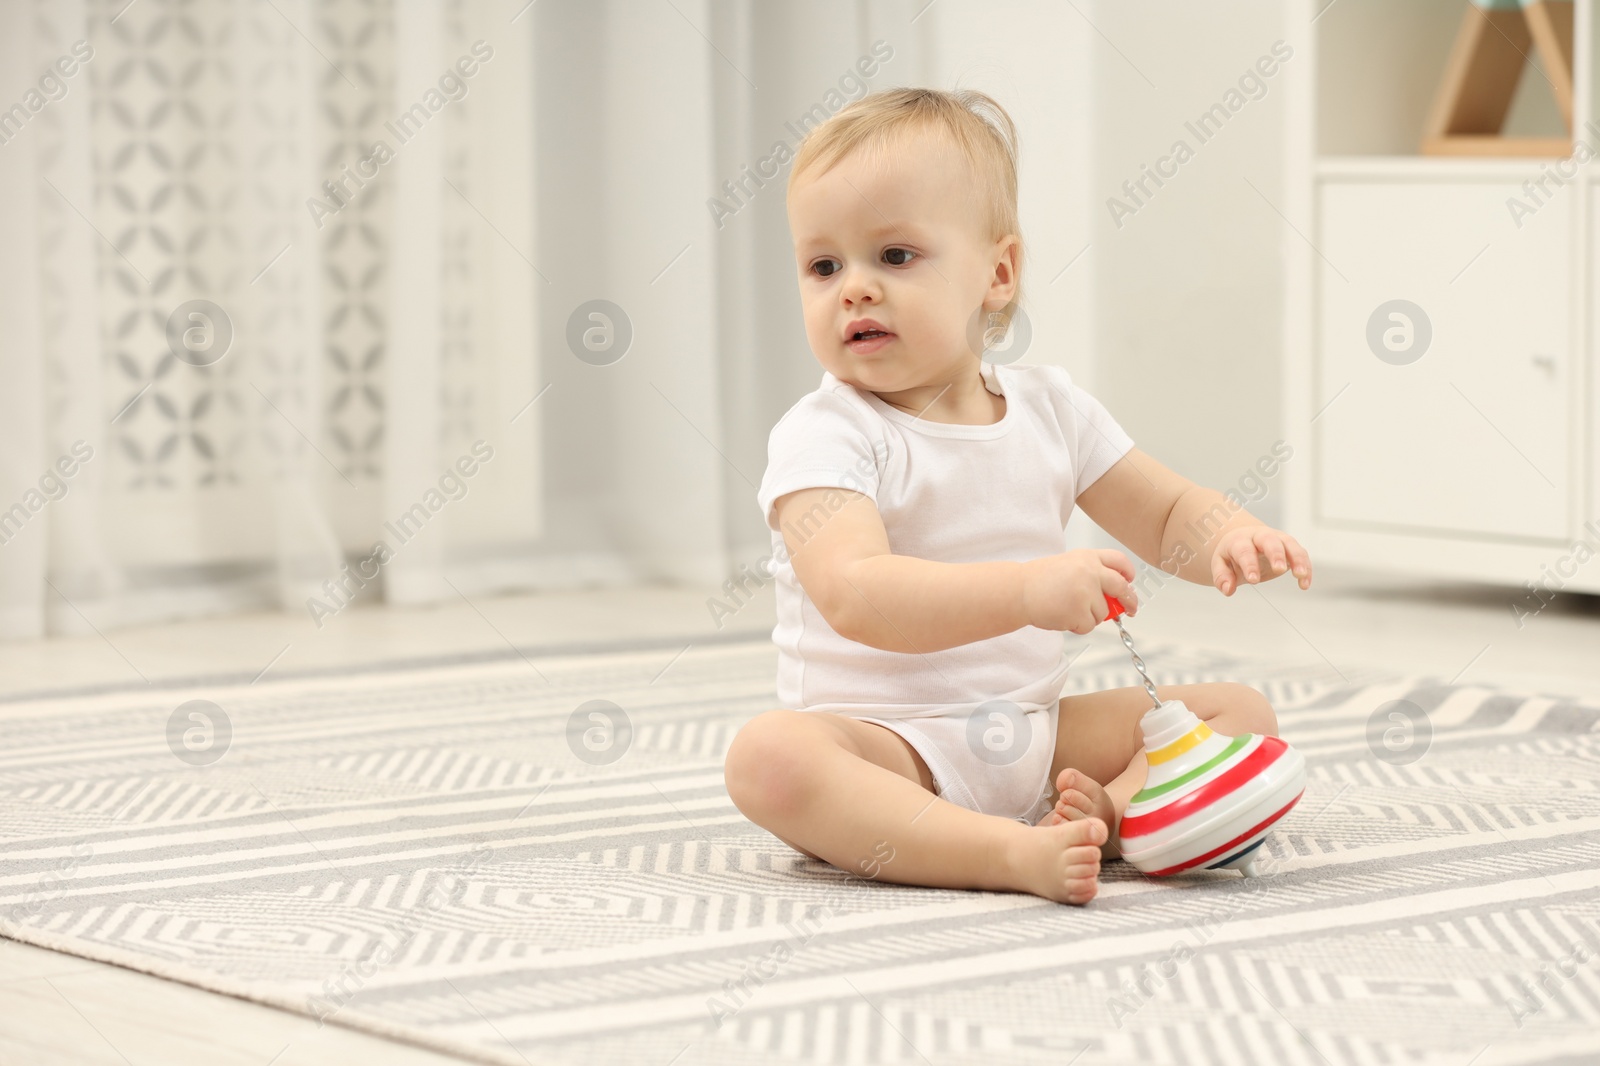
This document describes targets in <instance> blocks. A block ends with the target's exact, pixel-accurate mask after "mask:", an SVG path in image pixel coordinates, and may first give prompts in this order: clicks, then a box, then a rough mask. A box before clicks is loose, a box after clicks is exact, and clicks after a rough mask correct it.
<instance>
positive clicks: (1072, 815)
mask: <svg viewBox="0 0 1600 1066" xmlns="http://www.w3.org/2000/svg"><path fill="white" fill-rule="evenodd" d="M1056 790H1057V791H1058V792H1059V793H1060V794H1061V795H1060V798H1058V799H1057V800H1056V805H1055V808H1054V809H1053V810H1052V811H1050V813H1049V814H1046V815H1045V816H1044V817H1043V818H1041V819H1039V823H1038V824H1039V825H1041V826H1050V825H1060V824H1061V823H1062V822H1077V821H1082V820H1083V819H1085V818H1098V819H1100V820H1101V821H1102V822H1104V823H1105V824H1106V835H1107V843H1106V846H1105V847H1104V848H1102V849H1101V855H1102V857H1104V858H1107V859H1114V858H1116V857H1117V855H1118V854H1120V853H1119V852H1118V851H1117V848H1116V845H1115V844H1113V843H1111V842H1110V841H1111V840H1112V839H1114V838H1115V837H1116V835H1117V823H1118V817H1117V809H1116V807H1115V806H1114V805H1113V804H1112V802H1111V794H1110V793H1108V792H1107V791H1106V790H1105V789H1104V788H1102V787H1101V786H1100V783H1099V782H1098V781H1096V780H1094V779H1093V778H1092V777H1090V776H1089V775H1088V774H1085V773H1083V772H1082V771H1081V770H1074V769H1073V768H1072V767H1070V766H1069V767H1067V768H1066V769H1065V770H1062V771H1061V773H1060V775H1059V776H1057V777H1056Z"/></svg>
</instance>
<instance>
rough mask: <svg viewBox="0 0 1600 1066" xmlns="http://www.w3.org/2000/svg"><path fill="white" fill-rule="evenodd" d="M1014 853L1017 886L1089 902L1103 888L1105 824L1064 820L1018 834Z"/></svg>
mask: <svg viewBox="0 0 1600 1066" xmlns="http://www.w3.org/2000/svg"><path fill="white" fill-rule="evenodd" d="M1015 839H1016V843H1015V844H1014V846H1013V849H1012V853H1011V862H1012V868H1013V870H1014V872H1015V875H1016V879H1017V885H1018V887H1019V888H1021V889H1022V890H1023V891H1025V892H1032V893H1033V894H1034V895H1036V896H1043V897H1044V898H1045V899H1052V900H1055V901H1056V902H1057V903H1088V902H1089V901H1090V900H1091V899H1094V896H1095V893H1096V892H1098V891H1099V889H1100V845H1102V844H1104V843H1105V841H1106V826H1105V823H1104V822H1102V821H1100V820H1099V819H1097V818H1083V819H1079V820H1075V821H1062V822H1058V823H1056V824H1055V825H1043V824H1040V825H1038V826H1035V827H1033V828H1032V829H1030V830H1028V831H1026V832H1023V833H1018V834H1017V836H1016V838H1015Z"/></svg>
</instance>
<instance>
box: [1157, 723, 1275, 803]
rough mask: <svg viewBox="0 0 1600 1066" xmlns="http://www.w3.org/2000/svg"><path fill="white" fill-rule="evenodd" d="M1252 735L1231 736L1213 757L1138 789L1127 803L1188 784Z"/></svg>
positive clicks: (1248, 740) (1243, 744)
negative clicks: (1150, 785)
mask: <svg viewBox="0 0 1600 1066" xmlns="http://www.w3.org/2000/svg"><path fill="white" fill-rule="evenodd" d="M1253 736H1255V734H1254V733H1240V734H1239V735H1238V736H1236V737H1234V738H1233V742H1232V743H1231V744H1229V745H1228V746H1227V747H1226V748H1223V749H1222V750H1221V751H1220V752H1218V753H1217V754H1216V755H1215V756H1214V757H1213V758H1211V759H1208V760H1206V761H1205V762H1203V763H1201V764H1200V765H1199V766H1196V767H1195V768H1194V769H1193V770H1190V771H1189V772H1188V773H1186V774H1183V775H1182V776H1180V777H1174V778H1173V779H1172V780H1171V781H1167V782H1165V783H1163V784H1160V785H1156V786H1155V787H1153V788H1142V789H1140V790H1139V791H1138V792H1137V793H1135V794H1134V797H1133V799H1131V800H1129V801H1128V802H1129V804H1134V803H1143V802H1144V801H1145V800H1148V799H1154V798H1155V797H1157V796H1159V795H1161V794H1162V793H1164V792H1171V791H1172V790H1173V789H1175V788H1178V787H1180V786H1182V785H1186V784H1188V783H1189V782H1190V781H1193V780H1194V779H1195V778H1197V777H1199V776H1200V775H1201V774H1203V773H1205V772H1206V771H1207V770H1211V769H1215V768H1216V767H1217V766H1218V765H1220V764H1221V763H1223V762H1225V761H1227V759H1228V758H1229V757H1230V756H1231V755H1233V753H1234V752H1236V751H1238V750H1239V749H1240V748H1242V747H1244V746H1245V745H1246V744H1248V743H1250V738H1251V737H1253Z"/></svg>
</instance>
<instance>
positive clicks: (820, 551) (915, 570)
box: [773, 488, 1138, 652]
mask: <svg viewBox="0 0 1600 1066" xmlns="http://www.w3.org/2000/svg"><path fill="white" fill-rule="evenodd" d="M841 499H842V500H843V501H844V502H843V504H842V506H841V505H840V500H841ZM773 508H774V511H775V512H776V515H777V519H778V528H779V529H781V530H783V537H784V544H785V546H786V547H787V548H788V550H789V556H790V560H791V562H792V563H793V565H794V572H795V577H796V578H798V579H799V581H800V584H801V585H802V586H804V588H805V590H806V593H807V594H808V595H809V596H810V597H811V600H812V602H813V603H814V604H816V606H817V610H819V611H821V612H822V616H823V618H825V619H827V622H828V624H829V625H830V626H832V627H833V629H834V631H835V632H836V633H838V634H840V635H841V636H844V637H847V638H848V639H850V640H855V641H858V642H860V643H862V644H867V645H870V646H871V647H874V648H882V649H883V650H885V651H901V652H930V651H942V650H943V649H945V648H954V647H957V646H959V645H962V644H970V643H972V642H974V641H978V640H986V639H988V638H989V637H996V636H1000V635H1001V634H1004V633H1010V632H1012V631H1013V630H1017V629H1021V628H1022V627H1023V626H1028V625H1032V626H1038V627H1040V628H1041V629H1054V630H1063V629H1065V630H1071V631H1072V632H1074V633H1087V632H1089V630H1091V629H1093V628H1094V627H1095V625H1096V624H1098V623H1099V622H1100V621H1102V620H1104V618H1105V617H1106V615H1107V613H1108V611H1107V608H1106V603H1105V597H1106V596H1115V597H1116V598H1117V599H1118V600H1120V601H1121V602H1122V604H1123V605H1124V606H1125V607H1126V608H1127V609H1128V611H1129V613H1134V612H1136V611H1137V610H1138V602H1137V597H1136V596H1135V595H1134V592H1133V587H1132V585H1130V584H1129V582H1130V581H1132V579H1133V576H1134V571H1133V564H1132V563H1131V562H1130V561H1129V559H1128V557H1127V556H1126V555H1124V554H1123V553H1122V552H1119V551H1115V550H1113V549H1082V550H1079V551H1071V552H1064V553H1062V554H1060V555H1051V556H1046V557H1044V558H1041V559H1032V560H1029V561H1027V562H1004V561H1002V562H985V563H940V562H933V561H931V560H928V559H918V558H915V557H913V556H909V555H895V554H893V553H892V552H891V551H890V548H889V536H888V533H887V532H886V531H885V530H884V526H883V518H882V516H880V515H879V514H878V508H877V507H876V505H874V504H873V502H872V500H870V499H869V498H868V497H866V496H863V495H862V494H861V493H858V492H851V491H849V490H846V489H837V488H814V489H801V490H799V491H798V492H791V493H789V494H788V495H786V496H780V497H779V498H778V500H777V501H776V502H775V503H774V505H773Z"/></svg>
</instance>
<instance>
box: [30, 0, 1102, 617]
mask: <svg viewBox="0 0 1600 1066" xmlns="http://www.w3.org/2000/svg"><path fill="white" fill-rule="evenodd" d="M1004 6H1005V7H1006V8H1007V10H1006V11H1005V12H997V10H996V5H992V4H984V3H976V2H972V0H944V2H942V3H939V4H935V5H932V6H931V7H930V6H929V5H927V3H926V0H820V2H815V3H811V2H808V3H793V4H772V3H770V2H764V0H671V2H670V3H668V2H643V0H641V2H634V0H595V2H580V0H538V2H537V3H532V4H530V3H528V0H437V2H422V0H271V2H268V0H212V2H208V3H204V4H192V3H185V2H181V0H135V2H134V3H132V4H131V5H130V4H128V3H127V0H32V2H18V3H14V4H11V3H8V4H0V80H3V84H0V107H10V105H11V104H12V103H13V102H18V101H20V102H22V106H23V110H24V111H25V112H27V113H26V114H25V115H24V116H23V118H22V119H21V120H20V121H19V122H18V123H16V128H15V129H11V128H9V127H6V126H5V124H4V122H3V121H0V132H4V133H5V134H6V135H7V137H6V139H5V140H4V143H0V323H3V325H4V329H3V330H0V635H5V636H22V635H33V634H39V633H45V632H88V631H89V629H90V627H91V626H92V627H94V628H98V629H101V630H105V629H108V628H114V627H116V626H120V625H127V624H132V623H136V622H140V621H147V620H155V619H163V618H175V617H186V616H196V615H204V614H217V613H225V612H228V611H233V610H241V609H247V608H259V607H262V606H272V605H276V606H279V607H281V608H282V609H284V610H286V611H293V612H299V613H301V614H302V615H305V616H306V617H307V624H308V625H311V624H315V621H316V619H315V618H313V616H314V615H317V613H318V610H319V609H320V611H322V612H324V615H325V612H327V611H337V610H339V609H341V605H342V604H343V602H344V601H345V600H347V599H349V598H350V595H351V594H352V593H356V594H359V596H360V597H362V598H381V599H383V600H387V601H389V602H428V601H435V600H448V599H452V598H454V597H456V596H458V595H465V596H468V597H472V596H476V595H477V594H479V593H485V594H487V593H492V592H496V591H506V590H516V589H538V588H547V587H558V586H567V587H570V586H576V585H583V584H593V583H624V582H636V581H681V582H694V583H702V584H710V585H713V586H714V585H718V584H720V583H721V582H722V581H723V579H724V578H725V577H726V576H728V575H729V574H730V573H731V572H734V571H735V570H737V569H738V567H739V566H740V564H753V563H754V562H755V561H756V560H757V559H759V558H760V557H761V556H762V555H764V554H765V553H766V551H767V545H768V540H767V532H766V529H765V526H764V524H763V523H762V521H761V518H760V515H759V513H758V511H757V508H756V505H755V503H754V496H755V486H756V484H757V483H759V481H760V477H761V473H762V470H763V468H764V466H765V460H766V453H765V446H766V439H767V433H768V431H769V430H770V428H771V426H772V424H773V423H774V422H775V421H776V420H777V418H778V417H779V415H781V414H782V412H783V411H784V410H785V409H786V408H787V407H788V406H789V405H790V404H792V403H793V402H794V400H795V399H796V398H797V397H798V396H799V395H800V394H801V393H803V392H805V391H808V390H810V389H813V388H815V387H816V384H817V381H818V379H819V377H820V373H821V371H820V369H819V368H818V366H817V364H816V361H815V359H814V358H813V357H812V355H811V353H810V352H809V350H808V348H807V346H806V342H805V335H804V331H803V328H802V324H801V319H800V313H799V304H798V299H797V296H796V292H795V278H794V266H793V260H792V252H791V250H790V245H789V239H788V232H787V221H786V218H785V215H784V204H783V200H784V181H785V180H786V178H787V173H788V168H787V165H786V164H787V157H785V156H783V155H782V153H781V151H780V146H782V147H783V148H787V149H792V148H793V147H794V145H795V144H797V143H798V140H799V133H800V132H801V129H802V127H803V126H805V125H806V123H807V121H808V117H809V120H810V121H815V119H816V117H817V116H818V115H819V114H826V113H827V112H828V111H831V110H836V109H837V108H838V107H839V106H841V105H842V104H843V103H844V102H845V101H846V100H848V99H851V98H854V97H856V96H859V95H860V94H861V93H862V92H865V91H868V90H872V89H879V88H884V87H887V86H891V85H901V84H936V85H945V86H950V85H954V84H958V83H959V84H965V85H976V86H978V87H982V88H986V89H990V90H991V91H994V92H996V94H997V95H999V96H1000V97H1001V98H1002V100H1003V101H1004V102H1005V103H1006V104H1007V106H1009V107H1011V108H1013V111H1014V114H1016V115H1017V116H1018V118H1019V120H1021V121H1022V122H1023V123H1024V142H1023V143H1024V170H1023V199H1024V204H1023V211H1024V226H1025V229H1027V231H1028V234H1029V239H1030V240H1031V241H1032V248H1031V254H1032V260H1031V266H1033V268H1034V269H1035V273H1034V274H1033V277H1034V282H1033V283H1032V291H1033V292H1035V293H1037V294H1038V296H1037V297H1036V298H1035V301H1034V304H1033V306H1031V307H1030V308H1029V312H1030V314H1031V315H1032V317H1033V322H1034V336H1035V341H1034V350H1033V351H1032V352H1031V353H1029V359H1030V361H1051V362H1061V363H1065V364H1067V365H1069V366H1071V367H1072V369H1073V370H1074V372H1075V373H1080V372H1081V371H1083V370H1084V369H1085V360H1086V358H1087V357H1086V353H1081V351H1080V349H1081V348H1082V346H1081V345H1080V344H1076V343H1074V342H1076V341H1079V340H1081V338H1082V337H1084V336H1086V335H1087V325H1086V315H1087V307H1086V295H1085V294H1086V291H1087V287H1086V283H1087V275H1086V273H1085V272H1084V271H1083V270H1082V269H1080V268H1074V270H1073V272H1072V273H1071V274H1070V275H1067V276H1065V277H1064V278H1062V277H1061V275H1058V274H1057V271H1059V270H1062V267H1063V265H1064V264H1069V263H1070V262H1072V261H1074V257H1076V256H1079V255H1080V254H1081V252H1082V249H1083V245H1084V243H1085V239H1086V238H1085V237H1084V235H1083V234H1084V233H1085V232H1086V230H1087V210H1086V205H1087V203H1088V199H1087V197H1086V196H1085V194H1084V193H1085V190H1083V188H1082V187H1081V186H1082V181H1081V180H1080V179H1081V175H1082V174H1083V173H1085V172H1086V167H1085V166H1084V165H1082V164H1080V163H1079V162H1078V160H1079V159H1080V157H1081V153H1082V149H1083V148H1084V147H1085V146H1086V145H1087V143H1088V132H1087V131H1088V123H1087V119H1086V118H1085V117H1083V112H1084V109H1085V107H1086V105H1085V103H1084V100H1083V97H1084V96H1085V95H1086V94H1085V93H1083V92H1082V89H1083V88H1084V86H1086V85H1087V82H1088V79H1087V75H1086V74H1084V73H1083V68H1084V66H1085V64H1084V62H1083V59H1084V57H1085V54H1086V41H1087V40H1088V36H1089V34H1088V30H1087V27H1086V26H1084V25H1083V24H1081V19H1080V18H1079V17H1078V16H1075V15H1073V14H1071V13H1070V12H1066V11H1061V10H1058V9H1057V8H1056V7H1055V6H1054V5H1047V4H1042V3H1021V4H1015V5H1004ZM78 41H84V42H86V47H87V48H89V49H92V52H93V55H92V58H89V59H88V60H87V61H81V62H79V63H78V64H77V65H76V69H75V70H74V73H73V74H72V75H71V76H61V77H60V78H59V79H58V80H59V83H60V85H61V86H62V87H63V88H62V89H61V90H60V91H57V89H56V82H55V81H52V82H50V83H49V85H48V86H47V88H48V89H49V92H45V93H42V94H41V95H40V100H42V101H43V102H42V105H41V106H40V107H39V108H37V109H36V110H32V109H30V108H29V106H28V100H29V98H28V96H27V93H28V91H29V89H30V87H33V88H38V87H39V86H40V79H41V78H43V77H45V76H46V75H48V74H49V73H50V72H51V71H52V70H54V69H56V68H55V67H54V64H55V62H56V60H57V59H58V57H60V56H63V55H65V56H71V55H73V51H72V49H73V46H74V44H75V42H78ZM478 42H481V45H479V44H478ZM475 46H476V47H475ZM486 51H487V52H489V53H492V54H487V55H486V54H485V52H486ZM458 63H459V65H458ZM68 65H71V64H68ZM468 71H470V73H468ZM819 109H820V111H819ZM380 142H381V143H382V144H384V145H385V146H386V147H387V149H388V153H387V154H386V155H385V156H384V157H383V158H379V157H378V156H379V154H380V153H378V152H376V150H375V149H376V146H377V145H378V144H379V143H380ZM761 175H767V177H766V178H765V179H764V180H759V181H758V180H757V178H759V177H760V176H761ZM1067 185H1071V186H1073V187H1072V188H1071V189H1070V190H1068V189H1066V188H1065V186H1067ZM308 201H309V202H310V203H308ZM719 205H720V206H719ZM1052 278H1055V279H1056V280H1052ZM200 300H203V301H207V303H208V304H209V305H213V306H214V307H215V308H218V309H220V311H221V313H222V315H224V316H225V318H226V325H227V326H229V327H231V332H232V337H231V341H230V345H229V347H228V349H227V351H226V354H223V355H222V356H221V357H220V358H217V359H214V360H213V361H209V362H207V358H208V352H207V345H209V344H213V343H215V338H216V336H217V334H216V332H212V333H208V332H207V331H208V330H212V331H216V330H218V328H219V326H220V325H221V324H222V323H221V322H220V321H212V320H211V319H213V318H216V317H217V316H216V315H210V316H209V317H207V315H208V314H209V312H208V311H207V306H206V305H193V307H198V308H199V310H200V312H202V317H201V318H198V319H197V318H193V317H192V316H191V315H190V314H189V311H190V310H192V309H193V307H191V305H192V302H193V301H200ZM596 301H603V303H597V302H596ZM174 312H180V313H179V314H178V315H177V316H176V317H174ZM596 315H598V316H599V317H595V316H596ZM169 320H172V321H173V323H174V325H173V327H172V329H173V331H174V336H173V338H172V339H169V336H168V333H169ZM624 337H626V338H627V343H626V347H625V349H624V347H623V345H622V341H623V339H624ZM186 338H187V341H186ZM608 338H609V340H610V343H611V345H612V346H611V347H606V341H607V339H608ZM186 344H192V345H193V347H194V348H196V349H198V352H197V351H195V350H190V348H189V347H186ZM212 350H213V351H214V349H212ZM175 353H176V354H175ZM178 355H184V356H185V358H183V359H180V358H178ZM1080 380H1086V378H1083V377H1080ZM78 441H82V442H83V444H82V446H81V448H80V450H81V451H88V452H92V455H91V457H90V458H88V459H87V460H86V461H74V460H73V458H72V457H73V448H74V445H75V443H76V442H78ZM477 442H482V443H481V445H478V448H479V452H478V453H475V452H474V447H475V444H477ZM483 451H492V458H490V459H488V461H484V460H483V459H482V458H481V453H482V452H483ZM58 462H61V463H62V467H61V468H59V469H66V468H68V467H70V468H71V469H72V473H71V475H70V476H67V475H65V474H60V473H53V472H55V471H58V467H57V466H56V464H57V463H58ZM469 469H470V470H471V471H472V473H471V474H470V475H469V474H467V473H466V471H467V470H469ZM35 505H37V506H35ZM19 508H20V510H19ZM6 515H10V520H9V522H8V521H7V519H6ZM379 545H382V546H383V547H384V548H385V549H387V550H386V551H384V552H379V551H378V550H377V548H378V546H379ZM319 605H320V606H319ZM323 620H325V617H324V619H323Z"/></svg>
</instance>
